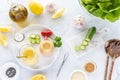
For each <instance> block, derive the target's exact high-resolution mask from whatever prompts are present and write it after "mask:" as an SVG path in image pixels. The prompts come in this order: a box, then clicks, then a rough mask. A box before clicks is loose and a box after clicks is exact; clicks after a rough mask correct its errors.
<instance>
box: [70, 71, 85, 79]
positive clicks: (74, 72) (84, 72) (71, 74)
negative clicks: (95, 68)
mask: <svg viewBox="0 0 120 80" xmlns="http://www.w3.org/2000/svg"><path fill="white" fill-rule="evenodd" d="M75 72H81V73H83V75H84V76H85V80H87V75H86V73H85V72H84V71H82V70H74V71H73V72H72V73H71V75H70V77H69V80H71V77H72V75H73V74H74V73H75Z"/></svg>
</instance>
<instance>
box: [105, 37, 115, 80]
mask: <svg viewBox="0 0 120 80" xmlns="http://www.w3.org/2000/svg"><path fill="white" fill-rule="evenodd" d="M115 40H116V39H111V40H109V41H107V42H106V43H105V52H106V54H107V60H106V68H105V74H104V80H107V72H108V65H109V50H110V43H111V42H113V41H115Z"/></svg>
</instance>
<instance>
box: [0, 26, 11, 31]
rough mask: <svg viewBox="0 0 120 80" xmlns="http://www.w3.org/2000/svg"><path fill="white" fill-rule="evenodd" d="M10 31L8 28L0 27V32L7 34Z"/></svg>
mask: <svg viewBox="0 0 120 80" xmlns="http://www.w3.org/2000/svg"><path fill="white" fill-rule="evenodd" d="M9 31H10V27H2V26H0V32H9Z"/></svg>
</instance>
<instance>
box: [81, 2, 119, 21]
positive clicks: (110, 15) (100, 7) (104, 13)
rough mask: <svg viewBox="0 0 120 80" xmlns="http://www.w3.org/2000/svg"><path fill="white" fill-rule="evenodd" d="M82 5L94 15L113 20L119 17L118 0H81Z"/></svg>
mask: <svg viewBox="0 0 120 80" xmlns="http://www.w3.org/2000/svg"><path fill="white" fill-rule="evenodd" d="M81 2H82V5H83V6H84V7H85V8H86V9H87V10H88V12H90V13H91V14H93V15H94V16H96V17H100V18H102V19H107V20H109V21H111V22H115V21H116V20H118V19H119V17H120V0H81Z"/></svg>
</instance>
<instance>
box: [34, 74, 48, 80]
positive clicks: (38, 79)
mask: <svg viewBox="0 0 120 80" xmlns="http://www.w3.org/2000/svg"><path fill="white" fill-rule="evenodd" d="M32 80H46V77H45V76H44V75H43V74H37V75H35V76H33V77H32Z"/></svg>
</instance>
